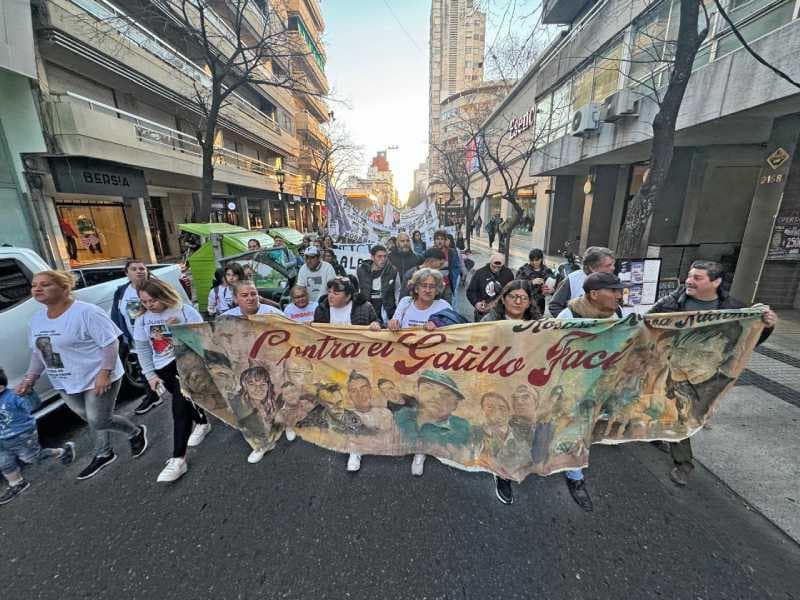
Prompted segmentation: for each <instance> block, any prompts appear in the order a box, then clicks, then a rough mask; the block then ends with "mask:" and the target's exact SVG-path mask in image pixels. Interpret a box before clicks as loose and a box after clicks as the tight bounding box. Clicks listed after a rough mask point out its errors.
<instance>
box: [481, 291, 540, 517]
mask: <svg viewBox="0 0 800 600" xmlns="http://www.w3.org/2000/svg"><path fill="white" fill-rule="evenodd" d="M539 318H541V314H540V313H539V307H538V305H537V303H536V294H535V292H534V286H533V284H532V283H531V282H530V281H526V280H522V279H515V280H514V281H511V282H510V283H507V284H506V285H505V286H504V287H503V289H502V291H501V292H500V296H499V298H498V302H497V304H495V306H494V308H493V309H492V310H491V311H490V312H489V313H488V314H486V315H485V316H484V317H483V318H482V319H481V322H483V321H503V320H505V319H510V320H512V321H534V320H536V319H539ZM531 397H533V396H531ZM514 404H515V406H516V403H514ZM507 432H509V433H508V435H509V436H513V433H511V429H510V428H509V429H507ZM530 433H531V434H532V433H533V432H532V431H531V432H530ZM505 441H506V442H508V440H505ZM521 441H522V442H525V441H526V440H521ZM494 481H495V493H496V494H497V499H498V500H500V502H502V503H503V504H511V503H512V502H514V492H513V491H512V489H511V481H510V480H509V479H503V478H502V477H498V476H496V475H495V477H494Z"/></svg>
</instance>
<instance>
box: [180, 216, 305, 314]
mask: <svg viewBox="0 0 800 600" xmlns="http://www.w3.org/2000/svg"><path fill="white" fill-rule="evenodd" d="M178 230H179V231H180V232H181V236H182V238H184V239H187V238H190V239H191V243H189V244H188V245H190V246H191V247H193V248H195V250H194V251H193V252H192V253H191V255H190V256H189V258H188V259H187V261H186V262H188V263H189V268H190V269H191V270H192V280H193V284H194V290H195V297H196V299H197V304H198V305H199V308H200V310H201V311H203V312H205V310H206V309H207V306H208V294H209V292H210V291H211V287H212V285H213V281H214V272H215V271H216V270H217V268H218V267H219V266H221V265H223V264H224V263H226V262H230V260H228V259H233V258H235V259H236V262H238V263H239V264H241V265H242V266H243V267H247V266H250V268H251V269H253V275H254V280H255V282H256V286H257V287H259V291H261V290H262V288H263V290H264V292H265V294H267V295H266V297H268V298H271V297H272V296H273V295H277V296H278V297H280V296H282V295H283V293H284V291H283V290H284V289H285V288H286V286H287V285H288V282H289V280H290V279H291V278H292V270H291V269H290V268H288V266H289V265H291V266H292V267H293V266H294V265H295V259H294V256H293V255H292V253H291V251H287V250H281V249H277V248H276V249H275V250H271V248H272V247H273V246H274V244H275V241H274V239H273V238H272V236H270V235H267V234H266V233H264V232H263V231H258V230H250V229H245V228H244V227H238V226H236V225H230V224H228V223H182V224H180V225H178ZM252 239H255V240H258V242H259V243H260V244H261V249H262V251H264V250H267V251H269V252H265V253H264V252H262V255H263V256H264V259H263V260H258V259H257V258H253V256H251V255H256V254H259V252H258V251H256V252H249V251H248V248H247V242H248V241H249V240H252ZM301 241H302V236H301ZM273 254H275V256H272V255H273ZM248 262H249V263H252V264H249V265H248ZM261 263H263V265H261ZM284 264H285V265H287V266H286V267H284V266H283V265H284ZM259 265H261V266H259ZM294 275H295V276H296V273H294Z"/></svg>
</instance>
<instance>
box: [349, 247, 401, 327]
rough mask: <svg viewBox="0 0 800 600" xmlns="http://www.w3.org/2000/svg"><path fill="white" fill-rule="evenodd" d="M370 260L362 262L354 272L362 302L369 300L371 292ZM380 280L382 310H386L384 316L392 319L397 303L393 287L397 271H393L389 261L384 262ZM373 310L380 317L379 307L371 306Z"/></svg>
mask: <svg viewBox="0 0 800 600" xmlns="http://www.w3.org/2000/svg"><path fill="white" fill-rule="evenodd" d="M372 265H373V261H372V259H367V260H365V261H363V262H362V263H361V264H360V265H359V267H358V270H357V271H356V277H358V290H359V291H358V294H359V296H360V298H361V299H362V300H364V301H369V300H370V294H371V292H372V280H373V272H372ZM380 278H381V304H382V305H383V308H385V309H386V314H387V315H388V316H389V318H390V319H391V318H392V315H393V314H394V309H395V308H397V302H395V285H396V283H397V281H396V280H397V269H395V268H394V267H393V266H392V265H391V264H390V263H389V261H386V264H385V265H384V267H383V271H381V273H380ZM372 306H373V308H374V309H375V312H376V313H377V314H378V316H380V311H379V306H375V304H373V305H372Z"/></svg>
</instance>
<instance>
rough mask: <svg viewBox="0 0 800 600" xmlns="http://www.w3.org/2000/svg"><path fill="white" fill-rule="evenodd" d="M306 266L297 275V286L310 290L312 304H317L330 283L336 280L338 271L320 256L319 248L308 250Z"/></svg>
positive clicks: (313, 247) (309, 248)
mask: <svg viewBox="0 0 800 600" xmlns="http://www.w3.org/2000/svg"><path fill="white" fill-rule="evenodd" d="M304 257H305V264H304V265H303V266H302V267H300V272H299V273H298V274H297V285H299V286H300V287H304V288H306V290H308V299H309V301H310V302H317V301H318V300H319V297H320V295H321V294H323V293H324V292H325V291H326V290H327V289H328V282H329V281H331V280H332V279H335V278H336V271H334V270H333V266H331V264H330V263H327V262H324V261H323V260H322V259H321V258H320V255H319V248H317V247H316V246H309V247H308V248H306V251H305V254H304Z"/></svg>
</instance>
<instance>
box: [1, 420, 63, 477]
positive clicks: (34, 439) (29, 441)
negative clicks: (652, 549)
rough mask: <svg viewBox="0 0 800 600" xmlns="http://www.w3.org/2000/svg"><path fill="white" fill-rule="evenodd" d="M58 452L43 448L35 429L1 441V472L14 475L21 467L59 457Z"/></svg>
mask: <svg viewBox="0 0 800 600" xmlns="http://www.w3.org/2000/svg"><path fill="white" fill-rule="evenodd" d="M58 454H59V452H58V450H55V449H53V448H42V447H41V445H40V444H39V434H38V433H37V432H36V430H35V429H32V430H31V431H25V432H23V433H20V434H18V435H15V436H14V437H12V438H8V439H6V440H0V472H2V473H3V474H4V475H6V474H9V473H13V472H14V471H16V470H17V469H18V468H19V467H20V465H21V464H22V465H31V464H33V463H35V462H39V461H40V460H44V459H46V458H50V457H51V456H58Z"/></svg>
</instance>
